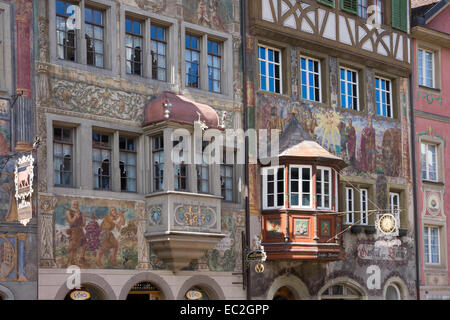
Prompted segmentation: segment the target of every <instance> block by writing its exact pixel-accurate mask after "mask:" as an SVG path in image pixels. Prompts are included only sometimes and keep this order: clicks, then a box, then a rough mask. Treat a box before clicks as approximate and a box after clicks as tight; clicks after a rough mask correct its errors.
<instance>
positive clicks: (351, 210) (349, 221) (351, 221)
mask: <svg viewBox="0 0 450 320" xmlns="http://www.w3.org/2000/svg"><path fill="white" fill-rule="evenodd" d="M348 191H351V194H352V199H351V208H349V201H350V200H349V197H348ZM345 211H346V212H347V214H346V215H345V224H349V225H353V224H355V190H354V189H353V188H350V187H346V188H345ZM350 217H351V219H349V218H350Z"/></svg>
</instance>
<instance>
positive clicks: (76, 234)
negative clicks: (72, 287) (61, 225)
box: [64, 201, 87, 265]
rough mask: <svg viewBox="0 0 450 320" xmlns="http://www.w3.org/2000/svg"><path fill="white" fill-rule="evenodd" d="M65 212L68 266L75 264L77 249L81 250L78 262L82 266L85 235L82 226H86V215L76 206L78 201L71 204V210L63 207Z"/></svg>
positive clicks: (84, 260)
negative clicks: (67, 225)
mask: <svg viewBox="0 0 450 320" xmlns="http://www.w3.org/2000/svg"><path fill="white" fill-rule="evenodd" d="M64 208H65V209H66V210H67V213H66V221H67V223H69V229H67V231H66V233H67V235H68V236H69V248H68V251H69V262H68V264H69V265H73V264H76V261H75V260H76V256H77V253H78V249H81V252H80V260H79V262H80V263H82V264H85V263H86V259H85V255H86V246H87V241H86V235H85V233H84V226H85V225H86V215H85V214H83V213H82V212H81V211H80V209H79V205H78V201H74V202H73V203H72V208H69V207H64Z"/></svg>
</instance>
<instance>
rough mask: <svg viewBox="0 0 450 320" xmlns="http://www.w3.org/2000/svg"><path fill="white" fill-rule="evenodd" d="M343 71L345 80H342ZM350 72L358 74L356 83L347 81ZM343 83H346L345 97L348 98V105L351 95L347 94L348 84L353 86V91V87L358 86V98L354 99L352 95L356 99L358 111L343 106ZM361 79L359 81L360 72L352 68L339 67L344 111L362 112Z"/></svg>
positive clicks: (340, 93)
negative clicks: (342, 71)
mask: <svg viewBox="0 0 450 320" xmlns="http://www.w3.org/2000/svg"><path fill="white" fill-rule="evenodd" d="M341 70H344V74H345V79H342V78H341ZM348 71H350V72H352V73H355V74H356V82H350V81H348V80H347V75H348V74H347V72H348ZM342 82H344V83H345V97H346V103H348V97H349V95H348V94H347V89H348V84H352V89H353V85H356V97H353V95H351V97H352V99H353V100H354V99H355V98H356V109H355V108H349V107H348V106H345V107H344V106H342ZM359 82H360V79H359V71H358V70H356V69H352V68H348V67H345V66H339V89H340V90H339V95H340V98H341V99H340V101H339V104H340V107H341V108H342V109H347V110H353V111H361V98H360V95H361V94H360V90H361V87H360V84H359Z"/></svg>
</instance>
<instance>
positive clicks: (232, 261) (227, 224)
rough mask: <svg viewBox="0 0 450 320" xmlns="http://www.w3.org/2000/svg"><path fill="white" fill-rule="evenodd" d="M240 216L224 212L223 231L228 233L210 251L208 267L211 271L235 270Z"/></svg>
mask: <svg viewBox="0 0 450 320" xmlns="http://www.w3.org/2000/svg"><path fill="white" fill-rule="evenodd" d="M236 219H238V220H239V219H240V216H237V217H236V216H235V215H233V214H231V215H229V214H227V213H225V212H222V233H224V234H226V236H225V238H224V239H222V240H221V241H220V242H219V243H218V244H217V245H216V247H215V248H214V249H212V250H210V251H208V254H207V258H208V267H209V269H210V270H211V271H234V269H235V267H236V264H237V255H238V254H239V253H238V249H237V243H238V241H237V240H238V239H237V234H238V232H237V231H238V230H237V225H238V224H240V221H236Z"/></svg>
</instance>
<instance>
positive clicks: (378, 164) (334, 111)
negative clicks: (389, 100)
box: [259, 95, 402, 177]
mask: <svg viewBox="0 0 450 320" xmlns="http://www.w3.org/2000/svg"><path fill="white" fill-rule="evenodd" d="M259 98H260V103H261V115H260V119H261V120H260V127H261V128H269V129H275V128H279V129H281V130H283V129H284V126H285V124H286V123H287V121H288V120H289V118H290V116H291V114H294V115H295V116H296V117H297V119H298V120H299V122H300V124H301V125H302V126H303V128H304V129H305V130H306V132H307V133H308V134H309V135H310V136H311V137H313V138H314V139H315V140H316V141H317V142H318V143H320V144H321V145H322V146H323V147H324V148H325V149H327V150H328V151H330V152H331V153H333V154H335V155H337V156H339V157H342V158H343V159H344V160H345V161H346V162H347V164H348V166H349V167H348V168H346V169H345V170H346V171H347V172H352V173H354V174H357V175H365V173H366V172H367V173H370V174H385V175H387V176H392V177H399V176H400V175H401V168H402V150H401V146H402V145H401V143H399V141H401V129H400V128H399V124H398V123H396V122H393V121H389V120H384V119H380V118H376V119H375V117H373V116H371V115H369V116H367V115H366V116H361V117H355V116H354V115H353V114H351V113H348V112H345V110H342V111H341V110H339V108H322V107H317V106H315V105H313V104H309V103H299V102H291V101H290V100H288V99H282V98H278V97H273V96H266V95H260V96H259Z"/></svg>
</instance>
